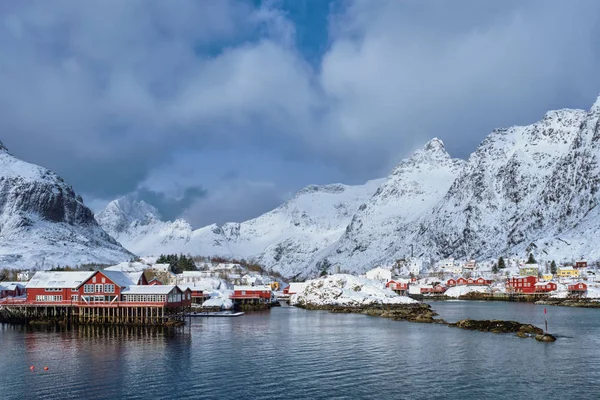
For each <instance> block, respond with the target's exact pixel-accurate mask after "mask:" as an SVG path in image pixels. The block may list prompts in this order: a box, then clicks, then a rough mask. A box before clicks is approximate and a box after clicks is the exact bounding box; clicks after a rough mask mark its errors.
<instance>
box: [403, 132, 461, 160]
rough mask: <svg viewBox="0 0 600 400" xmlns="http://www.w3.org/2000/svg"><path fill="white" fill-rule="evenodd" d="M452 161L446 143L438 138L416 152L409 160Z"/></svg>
mask: <svg viewBox="0 0 600 400" xmlns="http://www.w3.org/2000/svg"><path fill="white" fill-rule="evenodd" d="M449 159H451V157H450V154H448V152H447V151H446V147H445V146H444V142H442V141H441V140H440V139H438V138H433V139H431V140H430V141H428V142H427V143H425V145H424V146H423V147H421V148H420V149H419V150H417V151H415V152H414V153H413V155H412V156H411V157H410V158H409V160H411V161H413V162H423V161H426V162H430V161H433V160H438V161H442V160H449Z"/></svg>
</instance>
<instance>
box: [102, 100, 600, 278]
mask: <svg viewBox="0 0 600 400" xmlns="http://www.w3.org/2000/svg"><path fill="white" fill-rule="evenodd" d="M599 158H600V98H599V100H598V101H596V103H595V104H594V105H593V106H592V108H591V109H590V110H589V111H584V110H569V109H564V110H558V111H550V112H548V113H547V114H546V115H545V116H544V117H543V119H542V120H541V121H539V122H536V123H534V124H532V125H528V126H514V127H511V128H506V129H497V130H495V131H493V132H492V133H491V134H490V135H489V136H488V137H487V138H486V139H485V140H484V141H483V142H482V143H481V144H480V145H479V147H478V148H477V149H476V151H475V152H474V153H473V154H471V156H470V157H469V158H468V159H467V161H462V160H456V159H452V158H451V157H450V156H449V155H448V153H447V152H446V151H445V149H444V145H443V143H442V142H441V141H440V140H437V139H433V140H431V141H430V142H429V143H427V144H426V145H425V146H424V147H423V148H422V149H421V150H418V151H417V152H416V153H415V154H413V155H412V156H411V157H410V158H408V159H406V160H404V161H402V162H401V163H400V164H399V165H398V166H397V167H396V168H395V169H394V170H393V171H392V173H391V174H390V176H389V177H387V178H385V179H380V180H374V181H370V182H368V183H366V184H365V185H359V186H345V185H339V184H338V185H327V186H309V187H307V188H305V189H303V190H302V191H300V192H299V193H298V194H297V195H296V196H295V197H294V198H293V199H291V200H289V201H288V202H286V203H285V204H283V205H282V206H280V207H278V208H277V209H275V210H273V211H270V212H268V213H266V214H264V215H262V216H260V217H258V218H255V219H253V220H250V221H246V222H242V223H228V224H225V225H224V226H222V227H219V226H216V225H211V226H207V227H204V228H201V229H197V230H193V229H192V228H191V227H190V226H189V224H187V223H186V222H185V221H182V220H178V221H175V222H162V221H160V220H159V219H158V217H157V216H156V214H155V213H152V212H150V213H148V212H147V210H148V207H147V205H145V204H140V205H139V208H140V209H141V210H132V209H135V208H136V205H135V203H131V204H129V205H128V206H129V208H128V210H130V211H128V212H125V214H126V215H125V216H123V217H115V215H118V212H117V211H115V210H121V211H122V210H125V209H126V208H127V207H125V206H119V207H117V206H118V204H112V205H111V206H109V207H111V208H113V210H112V211H111V210H109V209H107V211H105V212H103V213H101V214H100V215H99V216H98V221H99V222H100V223H101V225H102V226H104V227H105V228H106V229H107V230H108V231H109V233H111V234H112V235H114V236H115V237H116V238H117V239H118V240H119V241H121V243H123V244H124V245H125V247H127V248H129V249H130V250H132V251H133V252H135V253H138V254H141V255H145V254H155V253H160V252H163V253H164V252H171V253H172V252H185V253H192V254H202V255H224V256H229V257H244V258H253V259H255V260H257V261H259V262H261V263H262V264H263V265H264V266H265V267H267V268H269V269H273V270H275V271H278V272H281V273H282V274H283V275H284V276H287V277H294V276H299V277H314V276H316V275H317V274H318V272H320V269H321V268H322V266H323V265H324V264H325V265H333V266H339V267H340V269H341V270H345V271H349V272H359V273H360V272H364V271H365V270H367V269H369V268H371V267H373V266H375V265H378V264H389V263H393V262H394V261H396V260H397V259H398V258H401V257H403V256H407V255H409V254H410V252H411V249H412V250H413V251H414V254H415V255H423V256H426V257H429V256H431V257H433V258H437V259H439V258H443V257H455V258H478V259H488V258H497V257H498V256H499V255H504V256H506V255H509V254H514V253H517V254H519V255H521V256H525V254H526V253H529V252H533V253H534V254H535V255H536V258H539V259H541V260H551V259H555V260H556V261H563V260H572V259H576V258H587V259H596V258H600V250H598V247H597V246H596V244H595V237H596V236H597V235H596V233H600V209H599V208H598V204H599V203H600V167H599V162H600V159H599ZM119 201H120V200H119ZM119 201H117V203H118V202H119ZM144 210H145V211H144ZM140 213H141V214H143V217H142V218H139V217H138V216H137V215H138V214H140ZM149 214H151V215H150V217H148V215H149ZM123 221H124V222H123ZM325 261H327V262H325ZM332 270H333V269H331V268H330V269H329V271H330V272H331V271H332Z"/></svg>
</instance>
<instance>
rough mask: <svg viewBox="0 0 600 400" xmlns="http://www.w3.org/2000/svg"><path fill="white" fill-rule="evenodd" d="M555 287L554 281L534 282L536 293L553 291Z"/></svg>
mask: <svg viewBox="0 0 600 400" xmlns="http://www.w3.org/2000/svg"><path fill="white" fill-rule="evenodd" d="M556 288H557V286H556V283H554V282H538V283H536V284H535V292H536V293H549V292H553V291H555V290H556Z"/></svg>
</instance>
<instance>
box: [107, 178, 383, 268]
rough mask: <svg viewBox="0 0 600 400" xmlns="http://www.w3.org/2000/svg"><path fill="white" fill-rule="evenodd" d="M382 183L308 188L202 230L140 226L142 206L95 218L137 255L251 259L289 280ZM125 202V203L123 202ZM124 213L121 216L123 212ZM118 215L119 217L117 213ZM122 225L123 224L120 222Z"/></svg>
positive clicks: (113, 206) (152, 223)
mask: <svg viewBox="0 0 600 400" xmlns="http://www.w3.org/2000/svg"><path fill="white" fill-rule="evenodd" d="M381 182H382V180H373V181H369V182H367V183H366V184H364V185H356V186H348V185H342V184H334V185H325V186H316V185H311V186H308V187H306V188H304V189H302V190H301V191H300V192H298V193H297V194H296V195H295V196H294V197H293V198H292V199H290V200H288V201H287V202H285V203H284V204H282V205H281V206H279V207H277V208H276V209H274V210H272V211H270V212H268V213H266V214H263V215H261V216H260V217H258V218H255V219H252V220H249V221H245V222H242V223H227V224H224V225H223V226H222V227H219V226H217V225H209V226H206V227H203V228H200V229H196V230H194V229H192V227H191V226H190V225H189V224H188V223H187V222H186V221H184V220H176V221H173V222H163V221H160V220H158V219H156V218H153V219H148V220H145V221H140V220H138V219H137V217H136V216H137V215H140V214H144V212H143V209H145V205H144V204H142V203H140V202H137V201H133V202H131V203H127V204H128V205H129V206H130V207H128V208H125V207H122V206H121V205H120V203H121V202H122V200H121V199H119V200H115V201H113V202H111V203H110V204H109V205H108V206H107V209H106V210H104V211H103V212H101V213H99V214H98V215H97V216H96V218H97V220H98V222H99V223H100V224H101V225H102V226H103V227H105V229H106V230H107V231H108V232H109V233H110V234H111V235H113V236H114V237H115V238H116V239H117V240H118V241H119V242H120V243H121V244H123V245H124V246H125V247H126V248H128V249H129V250H131V251H132V252H134V253H136V254H142V255H156V254H161V253H190V254H204V255H221V256H227V257H236V258H255V259H257V260H259V261H260V262H262V263H263V264H264V265H265V266H266V267H267V268H274V269H275V270H277V271H280V272H282V273H284V274H285V275H287V276H293V275H297V274H302V273H304V272H305V271H306V270H307V268H308V262H309V260H312V258H314V257H316V255H317V254H318V253H319V251H321V250H323V249H324V248H326V247H327V246H329V245H331V244H332V243H334V242H335V241H336V240H337V239H338V238H339V237H340V236H341V235H342V233H343V232H344V231H345V229H346V226H347V225H348V223H349V222H350V219H351V218H352V216H353V215H354V213H355V212H356V210H357V209H358V207H359V206H360V204H362V203H364V202H365V201H366V200H367V199H368V198H369V197H371V196H372V195H373V193H374V192H375V191H376V190H377V188H378V187H379V185H380V184H381ZM127 201H128V200H127ZM125 209H126V210H127V212H125V215H122V214H121V211H124V210H125ZM115 210H119V212H115ZM123 221H126V223H123Z"/></svg>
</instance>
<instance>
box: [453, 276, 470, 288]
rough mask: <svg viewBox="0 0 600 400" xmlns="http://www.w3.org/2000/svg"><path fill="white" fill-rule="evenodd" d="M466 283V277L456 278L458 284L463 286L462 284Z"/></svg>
mask: <svg viewBox="0 0 600 400" xmlns="http://www.w3.org/2000/svg"><path fill="white" fill-rule="evenodd" d="M466 284H467V280H466V279H465V278H463V277H462V276H461V277H460V278H458V279H457V280H456V285H457V286H462V285H466Z"/></svg>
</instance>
